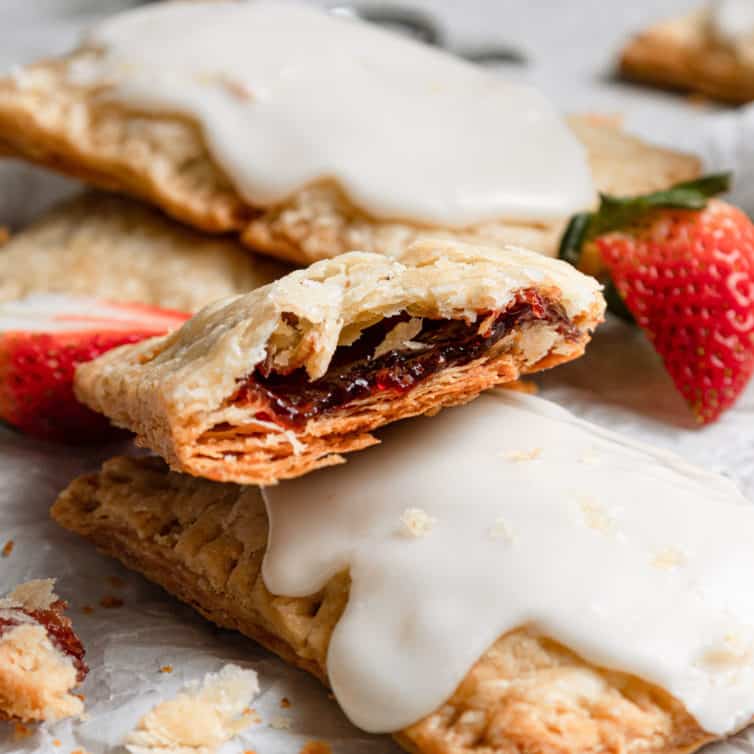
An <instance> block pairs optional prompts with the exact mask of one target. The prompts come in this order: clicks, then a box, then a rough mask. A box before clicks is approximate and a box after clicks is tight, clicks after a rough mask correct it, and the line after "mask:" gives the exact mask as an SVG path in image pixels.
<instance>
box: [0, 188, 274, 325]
mask: <svg viewBox="0 0 754 754" xmlns="http://www.w3.org/2000/svg"><path fill="white" fill-rule="evenodd" d="M286 272H288V269H287V268H286V267H285V266H284V265H282V264H278V263H276V262H273V261H271V260H267V259H265V258H264V257H259V256H256V255H254V254H252V253H251V252H249V251H248V250H247V249H245V248H243V247H242V246H241V245H240V244H238V243H236V242H234V241H232V240H229V239H220V238H216V237H210V236H206V235H203V234H202V233H198V232H196V231H193V230H190V229H189V228H185V227H183V226H182V225H180V224H178V223H176V222H174V221H172V220H170V219H169V218H167V217H165V216H164V215H162V214H161V213H160V212H158V211H156V210H154V209H151V208H149V207H147V206H144V205H141V204H139V203H138V202H135V201H131V200H129V199H125V198H119V197H117V196H111V195H108V194H104V193H94V192H91V193H88V194H84V195H82V196H79V197H77V198H75V199H72V200H70V201H67V202H63V203H61V204H60V205H58V206H57V207H55V208H54V209H52V210H50V211H49V212H48V213H46V214H45V215H44V216H42V217H41V218H40V219H39V220H37V221H36V222H35V223H34V224H32V225H31V226H30V227H28V228H25V229H24V230H22V231H20V232H18V233H17V234H15V235H14V236H13V237H12V238H11V240H10V241H9V242H8V243H7V244H5V245H4V246H2V247H1V248H0V301H8V300H11V299H19V298H23V297H25V296H28V295H30V294H34V293H69V294H74V295H79V296H90V297H91V296H95V297H98V298H103V299H107V300H110V301H121V302H136V303H140V304H149V305H150V306H159V307H161V308H163V309H175V310H177V311H184V312H195V311H198V310H199V309H201V308H202V307H203V306H204V305H205V304H209V303H210V302H212V301H216V300H217V299H219V298H222V297H224V296H231V295H234V294H237V293H246V292H247V291H250V290H253V289H254V288H258V287H259V286H261V285H265V284H266V283H269V282H271V281H272V280H274V279H276V278H278V277H280V276H282V275H284V274H285V273H286Z"/></svg>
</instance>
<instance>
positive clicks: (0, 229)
mask: <svg viewBox="0 0 754 754" xmlns="http://www.w3.org/2000/svg"><path fill="white" fill-rule="evenodd" d="M9 240H10V231H9V230H8V228H7V227H6V226H5V225H0V246H2V245H3V244H4V243H8V241H9Z"/></svg>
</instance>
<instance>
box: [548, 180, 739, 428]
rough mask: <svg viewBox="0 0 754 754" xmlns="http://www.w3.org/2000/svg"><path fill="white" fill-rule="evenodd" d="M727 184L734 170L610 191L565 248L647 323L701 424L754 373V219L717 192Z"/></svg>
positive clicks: (619, 309)
mask: <svg viewBox="0 0 754 754" xmlns="http://www.w3.org/2000/svg"><path fill="white" fill-rule="evenodd" d="M728 187H729V176H728V175H712V176H708V177H706V178H701V179H699V180H697V181H691V182H687V183H682V184H678V185H677V186H674V187H673V188H671V189H668V190H666V191H659V192H657V193H654V194H649V195H646V196H641V197H633V198H614V197H609V196H603V197H602V201H601V203H600V207H599V209H598V210H597V211H596V212H593V213H585V214H582V215H577V216H575V217H574V218H573V219H572V220H571V223H570V224H569V227H568V229H567V231H566V233H565V235H564V237H563V240H562V242H561V249H560V255H561V257H562V258H564V259H567V260H568V261H570V262H571V263H573V264H575V265H576V266H578V267H579V269H581V270H582V271H584V272H587V273H590V274H593V275H595V276H596V277H599V278H601V279H602V280H603V282H605V283H606V298H607V299H608V302H609V303H610V305H611V309H612V310H613V311H614V312H615V313H617V314H619V315H621V316H624V317H626V318H632V319H633V320H635V321H636V323H638V325H639V326H640V327H642V328H643V330H644V331H645V332H646V334H647V335H648V337H649V339H650V340H651V341H652V343H653V345H654V347H655V349H656V350H657V352H658V353H659V355H660V356H661V357H662V360H663V362H664V363H665V367H666V369H667V370H668V372H669V374H670V376H671V377H672V379H673V381H674V382H675V385H676V387H677V388H678V390H679V391H680V392H681V394H682V395H683V396H684V398H685V399H686V401H687V402H688V404H689V405H690V407H691V409H692V410H693V412H694V414H695V416H696V418H697V420H698V421H699V422H700V423H708V422H712V421H715V420H716V419H717V418H718V417H719V416H720V414H721V413H722V412H723V411H724V410H725V409H727V408H729V407H730V406H731V405H732V404H733V403H734V402H735V400H736V399H737V398H738V396H739V395H740V393H741V392H742V391H743V389H744V387H745V386H746V384H747V383H748V381H749V379H750V377H751V375H752V373H753V372H754V225H752V223H751V221H750V220H749V218H748V217H747V216H746V215H745V214H744V213H743V212H741V211H740V210H739V209H737V208H736V207H733V206H731V205H730V204H727V203H725V202H723V201H720V200H717V199H712V198H711V197H713V196H714V195H716V194H719V193H722V192H724V191H726V190H727V189H728Z"/></svg>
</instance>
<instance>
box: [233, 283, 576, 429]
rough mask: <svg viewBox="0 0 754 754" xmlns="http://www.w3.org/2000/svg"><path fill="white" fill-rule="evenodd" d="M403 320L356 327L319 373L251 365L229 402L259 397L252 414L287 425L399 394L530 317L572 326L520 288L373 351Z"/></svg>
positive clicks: (571, 332)
mask: <svg viewBox="0 0 754 754" xmlns="http://www.w3.org/2000/svg"><path fill="white" fill-rule="evenodd" d="M409 319H411V317H410V315H409V314H407V313H405V312H404V313H401V314H398V315H396V316H393V317H387V318H385V319H383V320H381V321H380V322H378V323H377V324H375V325H372V326H371V327H368V328H366V329H365V330H363V331H362V333H361V335H360V337H359V338H358V340H356V342H354V343H353V344H351V345H349V346H340V347H339V348H338V349H337V350H336V351H335V354H334V355H333V358H332V360H331V362H330V366H329V367H328V370H327V372H326V373H325V374H324V375H323V376H322V377H320V378H319V379H317V380H314V381H310V380H309V377H308V375H307V373H306V370H305V369H304V368H303V367H300V368H298V369H295V370H294V371H292V372H289V373H288V374H281V373H279V372H275V371H269V370H265V369H264V367H263V366H262V367H258V368H257V369H256V370H255V371H254V373H253V374H252V375H251V376H250V377H249V378H247V380H246V382H245V383H244V385H243V386H242V388H241V389H240V391H239V392H238V394H237V395H236V397H235V399H234V402H235V403H237V404H239V403H244V402H246V401H247V400H254V399H257V400H258V398H259V397H260V396H262V397H263V398H264V399H265V401H266V402H267V404H268V407H269V413H265V414H257V417H258V418H260V419H267V420H269V419H274V421H276V422H278V423H280V424H283V425H285V426H288V427H292V428H300V427H302V426H303V425H304V424H305V423H306V422H307V421H308V420H309V419H312V418H315V417H317V416H321V415H322V414H324V413H326V412H328V411H333V410H335V409H338V408H341V407H342V406H345V405H346V404H348V403H351V402H352V401H356V400H359V399H363V398H367V397H369V396H371V395H374V394H375V393H380V392H390V393H406V392H408V391H409V390H411V389H412V388H413V387H415V386H416V385H417V384H419V383H420V382H422V381H423V380H426V379H427V378H428V377H430V376H432V375H433V374H436V373H437V372H439V371H441V370H442V369H447V368H449V367H454V366H462V365H464V364H468V363H469V362H471V361H474V360H475V359H478V358H479V357H481V356H483V355H484V354H485V353H486V352H487V351H489V350H490V348H492V347H493V346H494V345H495V344H496V343H497V342H498V341H499V340H501V339H502V338H504V337H505V336H506V335H507V334H508V333H510V332H511V331H513V330H514V329H516V328H518V327H521V326H522V325H524V324H526V323H530V322H536V321H540V322H546V323H548V324H551V325H553V326H554V327H555V328H556V330H557V331H558V332H559V333H561V334H562V335H563V336H564V337H566V338H567V339H569V340H574V339H575V338H577V337H578V330H577V328H576V327H575V326H574V325H573V323H572V322H571V321H570V319H569V318H568V316H567V314H566V313H565V310H564V309H563V307H562V306H561V305H560V304H557V303H555V302H553V301H550V300H548V299H546V298H544V297H543V296H542V295H540V294H539V293H537V292H536V291H535V290H533V289H527V290H524V291H521V292H520V293H519V294H518V295H517V296H516V298H515V299H514V300H513V302H511V304H510V305H509V306H508V307H507V308H506V309H505V310H504V311H501V312H480V313H479V314H478V315H477V318H476V320H475V321H473V322H468V321H466V320H455V319H424V320H423V321H422V324H421V330H420V331H419V332H418V333H417V334H416V335H414V336H413V337H412V338H411V348H410V349H406V348H403V349H395V350H390V351H388V352H387V353H382V354H381V355H379V356H377V357H376V358H375V357H374V354H375V351H376V349H377V347H378V346H379V345H380V344H381V343H382V342H383V341H384V340H385V337H386V336H387V335H388V333H390V332H391V331H392V330H393V329H394V328H395V327H396V325H399V324H400V323H401V322H407V321H408V320H409Z"/></svg>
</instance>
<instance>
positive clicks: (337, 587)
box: [52, 458, 712, 754]
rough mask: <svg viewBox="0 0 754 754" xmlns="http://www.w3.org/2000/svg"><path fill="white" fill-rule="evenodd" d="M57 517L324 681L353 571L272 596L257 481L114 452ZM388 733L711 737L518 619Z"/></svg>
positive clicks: (661, 700) (458, 752)
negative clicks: (448, 692)
mask: <svg viewBox="0 0 754 754" xmlns="http://www.w3.org/2000/svg"><path fill="white" fill-rule="evenodd" d="M52 515H53V517H54V518H55V519H56V520H57V521H58V522H59V523H60V524H61V525H63V526H65V527H66V528H68V529H70V530H72V531H75V532H78V533H79V534H81V535H83V536H84V537H86V538H87V539H89V540H91V541H92V542H94V543H95V544H96V545H97V546H98V547H99V548H100V549H101V550H103V551H104V552H106V553H108V554H109V555H112V556H114V557H116V558H120V559H121V560H122V561H123V563H124V564H125V565H126V566H128V567H130V568H134V569H136V570H138V571H140V572H141V573H143V574H144V575H146V576H147V577H148V578H150V579H152V580H153V581H155V582H157V583H158V584H161V585H162V586H163V587H165V588H166V589H167V590H168V591H170V592H171V593H173V594H175V595H176V596H178V597H179V598H180V599H182V600H183V601H185V602H187V603H188V604H190V605H192V606H193V607H194V608H196V609H197V610H198V611H199V612H200V613H202V614H203V615H204V616H205V617H207V618H208V619H209V620H211V621H213V622H215V623H217V624H218V625H220V626H223V627H226V628H233V629H236V630H238V631H241V632H242V633H244V634H246V635H247V636H250V637H251V638H253V639H255V640H256V641H259V642H260V643H262V644H263V645H264V646H266V647H267V648H269V649H271V650H272V651H274V652H276V653H277V654H279V655H280V656H281V657H283V659H285V660H286V661H288V662H291V663H293V664H294V665H297V666H298V667H301V668H303V669H305V670H308V671H309V672H311V673H313V674H314V675H316V676H317V677H319V678H320V679H321V680H323V681H324V682H327V668H326V657H327V647H328V642H329V639H330V636H331V634H332V631H333V628H334V626H335V624H336V623H337V621H338V619H339V617H340V615H341V613H342V611H343V609H344V607H345V605H346V602H347V599H348V589H349V581H348V576H347V574H340V575H339V576H337V577H335V578H333V579H332V580H331V581H330V582H329V583H328V585H327V586H326V587H325V589H324V590H322V592H320V593H319V594H316V595H312V596H311V597H306V598H285V597H277V596H275V595H272V594H270V593H269V592H268V591H267V589H266V588H265V586H264V584H263V582H262V577H261V572H260V569H261V563H262V557H263V554H264V549H265V547H266V540H267V518H266V514H265V511H264V505H263V503H262V501H261V497H260V496H259V493H258V492H257V491H256V490H255V489H254V488H248V487H247V488H243V487H237V486H235V485H230V484H225V485H222V484H218V483H213V482H208V481H206V480H200V479H194V478H191V477H187V476H183V475H180V474H175V473H172V472H168V470H167V468H166V467H165V465H164V464H163V463H162V462H161V461H160V460H158V459H155V458H143V459H129V458H115V459H112V460H110V461H108V462H107V463H106V464H105V465H104V466H103V468H102V471H101V472H100V473H98V474H91V475H88V476H84V477H81V478H79V479H78V480H76V481H74V482H73V483H72V484H71V485H70V486H69V488H68V489H67V490H65V491H64V492H63V493H62V494H61V496H60V497H59V499H58V501H57V502H56V503H55V506H54V508H53V512H52ZM365 651H368V650H367V648H366V647H365ZM396 739H397V740H398V741H399V743H400V744H401V745H402V746H404V748H406V749H407V750H408V751H410V752H414V753H415V754H598V752H602V753H605V752H608V753H610V752H613V753H614V754H619V753H620V754H681V753H682V752H690V751H693V750H695V749H697V748H699V747H700V746H702V745H703V744H704V743H707V742H708V741H710V740H711V739H712V736H710V735H709V734H707V733H705V732H704V731H702V730H701V729H700V728H699V726H698V725H697V724H696V723H695V722H694V720H693V719H692V718H691V717H690V716H689V715H688V713H686V711H685V710H684V709H683V707H682V706H681V705H680V704H679V703H678V702H677V701H675V700H674V699H673V698H671V697H670V696H669V695H668V694H666V693H665V692H664V691H662V690H661V689H659V688H657V687H654V686H651V685H650V684H647V683H645V682H643V681H642V680H640V679H638V678H635V677H632V676H629V675H626V674H624V673H617V672H611V671H607V670H603V669H601V668H597V667H595V666H593V665H591V664H589V663H588V662H586V661H584V660H583V659H581V658H580V657H578V656H576V655H575V654H573V653H572V652H570V651H569V650H568V649H566V648H565V647H563V646H561V645H559V644H557V643H556V642H553V641H551V640H549V639H547V638H546V637H543V636H541V635H538V634H537V633H535V632H534V631H532V630H528V629H526V628H522V629H519V630H516V631H513V632H511V633H509V634H506V635H504V636H502V637H500V639H498V640H497V641H496V642H495V643H494V644H493V645H492V647H490V649H489V650H488V651H487V652H486V653H485V654H484V655H483V656H482V657H481V658H480V660H479V661H478V662H477V663H476V664H475V665H474V667H473V668H472V669H471V670H470V671H469V673H468V675H467V676H466V677H465V679H464V680H463V682H462V683H461V684H460V686H459V687H458V688H457V689H456V691H455V693H454V694H453V696H452V697H451V698H450V699H449V700H448V701H447V702H446V703H445V704H444V705H443V706H442V707H441V708H440V709H438V710H436V711H435V712H433V713H431V714H430V715H428V716H427V717H426V718H424V719H423V720H420V721H419V722H417V723H416V724H414V725H412V726H410V727H409V728H407V729H405V730H403V731H400V732H398V733H397V734H396Z"/></svg>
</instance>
